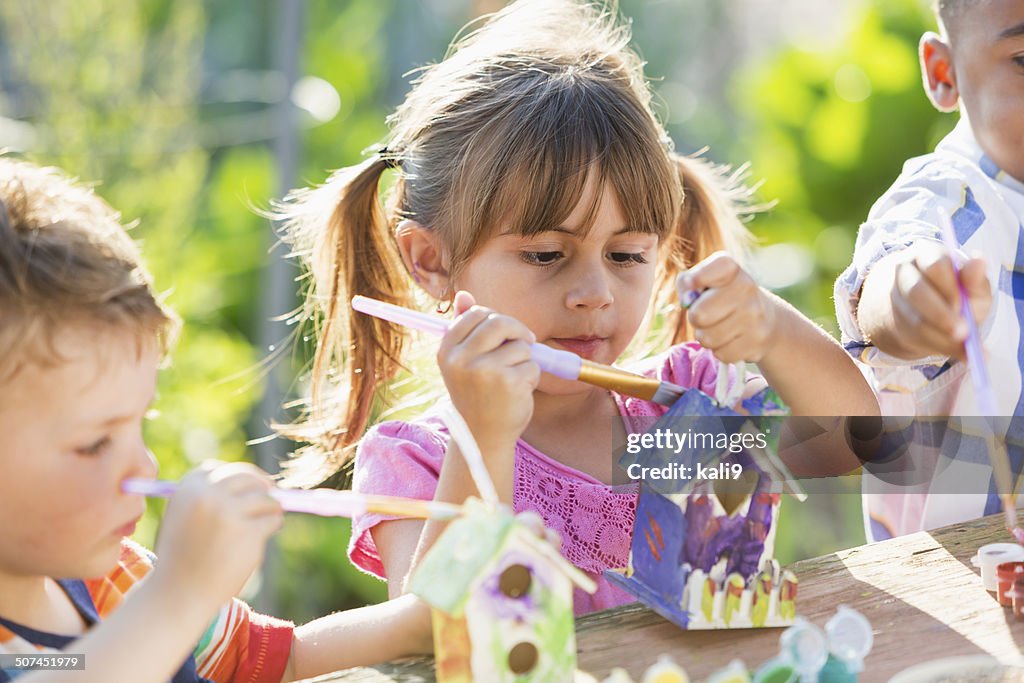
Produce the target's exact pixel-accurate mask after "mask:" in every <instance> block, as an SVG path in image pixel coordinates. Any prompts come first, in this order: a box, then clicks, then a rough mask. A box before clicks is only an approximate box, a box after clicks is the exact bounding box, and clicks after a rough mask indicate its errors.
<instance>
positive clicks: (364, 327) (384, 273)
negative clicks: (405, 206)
mask: <svg viewBox="0 0 1024 683" xmlns="http://www.w3.org/2000/svg"><path fill="white" fill-rule="evenodd" d="M388 167H389V162H388V161H386V160H384V159H382V158H380V157H379V156H376V157H374V158H372V159H369V160H367V161H365V162H364V163H362V164H360V165H358V166H354V167H351V168H347V169H342V170H340V171H336V172H335V173H334V175H333V176H331V178H330V179H329V180H328V181H327V182H326V183H325V184H324V185H323V186H321V187H319V188H316V189H314V190H311V191H307V190H299V191H296V192H293V193H291V194H290V195H289V196H288V197H287V198H286V199H285V201H284V203H283V205H282V206H281V207H279V208H280V209H281V211H279V213H278V217H283V218H285V221H286V222H285V235H284V239H285V241H287V242H288V243H290V244H291V245H293V247H294V249H293V255H296V256H299V257H300V258H302V259H303V260H304V261H305V262H306V265H307V267H308V268H309V270H310V272H311V274H312V281H311V282H310V283H309V286H308V290H307V295H306V304H305V308H304V317H305V318H306V319H308V320H312V321H313V324H314V326H315V327H317V328H318V329H317V331H316V339H317V344H316V350H315V353H314V356H313V367H312V371H311V377H310V399H309V407H308V409H307V411H306V415H305V416H304V419H303V421H302V422H300V423H298V424H292V425H286V426H284V427H283V428H282V427H281V426H279V431H281V432H282V433H284V434H285V435H286V436H289V437H290V438H294V439H296V440H301V441H306V442H307V443H309V446H306V447H304V448H302V449H300V451H299V452H298V453H297V456H296V458H294V459H293V460H292V461H291V462H289V463H287V465H286V469H287V470H288V475H287V479H288V481H289V483H290V484H294V485H299V486H309V485H316V484H321V483H324V482H325V481H328V480H330V481H331V482H332V483H341V482H347V479H348V477H347V476H344V473H343V476H341V477H340V478H338V477H336V476H335V475H338V474H339V473H340V472H342V470H343V468H344V469H346V472H347V468H345V466H346V465H347V464H348V463H349V462H350V461H351V459H352V455H353V452H354V448H355V444H356V442H357V441H358V440H359V439H360V438H361V437H362V435H363V432H364V431H365V430H366V426H367V424H368V423H369V421H370V417H371V412H372V409H373V405H374V401H375V399H376V398H377V396H378V389H380V388H384V387H386V386H387V384H388V383H389V381H390V380H391V379H393V378H394V376H395V374H396V372H397V371H398V369H399V368H400V367H401V365H402V357H403V347H404V342H405V333H404V331H403V330H402V329H401V328H400V327H398V326H396V325H393V324H391V323H388V322H385V321H382V320H380V319H378V318H373V317H370V316H366V315H359V314H353V312H352V310H351V307H350V305H349V302H350V301H351V299H352V297H353V296H357V295H363V296H369V297H373V298H375V299H380V300H383V301H387V302H390V303H394V304H398V305H402V306H406V305H409V304H410V303H411V302H410V299H411V295H410V291H409V285H408V276H407V274H406V272H405V267H404V265H403V263H402V260H401V256H400V255H399V253H398V249H397V245H396V244H395V241H394V236H393V235H392V231H391V229H390V228H391V226H389V224H388V222H387V221H386V220H385V217H384V212H383V209H382V206H381V202H380V198H379V193H378V185H379V184H380V178H381V174H382V173H383V172H384V170H385V169H386V168H388ZM331 203H333V206H332V204H331ZM325 215H326V216H327V219H326V220H324V218H323V216H325ZM339 384H340V385H341V387H342V388H343V391H341V392H340V393H339V392H338V388H339Z"/></svg>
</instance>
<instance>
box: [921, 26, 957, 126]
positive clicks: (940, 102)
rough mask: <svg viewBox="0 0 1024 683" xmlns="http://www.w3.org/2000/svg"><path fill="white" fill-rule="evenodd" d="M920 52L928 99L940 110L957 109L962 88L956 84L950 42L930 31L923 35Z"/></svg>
mask: <svg viewBox="0 0 1024 683" xmlns="http://www.w3.org/2000/svg"><path fill="white" fill-rule="evenodd" d="M918 53H919V56H920V59H921V78H922V79H923V81H924V91H925V92H926V93H927V94H928V99H930V100H931V101H932V104H933V105H935V108H936V109H938V110H939V111H944V112H950V111H956V109H957V105H958V104H959V102H960V90H959V89H958V88H957V86H956V71H955V70H954V69H953V51H952V50H951V49H950V47H949V43H947V42H946V41H944V40H943V39H942V37H941V36H939V35H938V34H937V33H932V32H931V31H929V32H928V33H925V34H924V35H923V36H921V43H920V45H919V50H918Z"/></svg>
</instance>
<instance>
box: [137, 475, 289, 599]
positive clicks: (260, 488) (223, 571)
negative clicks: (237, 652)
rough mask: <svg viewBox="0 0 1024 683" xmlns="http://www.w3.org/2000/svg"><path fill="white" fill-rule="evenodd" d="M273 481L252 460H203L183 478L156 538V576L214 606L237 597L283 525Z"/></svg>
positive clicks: (154, 575) (194, 597) (154, 574)
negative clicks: (271, 491) (272, 493)
mask: <svg viewBox="0 0 1024 683" xmlns="http://www.w3.org/2000/svg"><path fill="white" fill-rule="evenodd" d="M272 486H273V483H272V482H271V479H270V477H269V476H268V475H267V474H266V473H265V472H263V471H262V470H260V469H259V468H257V467H255V466H253V465H250V464H248V463H237V462H236V463H228V464H225V463H217V462H208V463H203V464H202V465H200V466H199V467H198V468H196V469H195V470H193V471H192V472H190V473H189V474H188V475H186V476H185V478H184V479H182V480H181V484H180V485H179V487H178V490H177V492H176V493H175V494H174V496H173V497H172V498H171V500H170V502H169V503H168V505H167V512H166V514H165V515H164V519H163V523H162V524H161V525H160V532H159V535H158V538H157V543H156V552H157V557H158V562H157V568H156V570H155V571H154V573H153V578H154V579H155V578H156V577H157V576H160V577H161V580H163V581H165V582H169V583H170V584H172V585H173V587H174V588H176V589H178V590H180V591H181V593H182V595H187V596H188V598H189V599H190V600H191V599H198V600H205V601H206V604H208V605H209V606H210V607H211V609H216V607H217V606H219V605H221V604H223V603H224V602H226V601H227V600H229V599H230V598H231V597H232V596H234V595H235V594H236V593H237V592H238V591H239V590H241V588H242V586H243V585H244V584H245V581H246V579H248V578H249V575H250V574H252V572H253V571H254V570H255V569H256V568H257V567H258V566H259V565H260V563H261V562H262V561H263V553H264V550H265V548H266V544H267V539H268V538H269V537H270V535H271V534H273V533H274V532H275V531H277V529H278V528H279V527H280V526H281V519H282V511H281V504H280V503H278V502H277V501H276V500H274V499H273V498H271V497H270V495H269V494H270V489H271V488H272Z"/></svg>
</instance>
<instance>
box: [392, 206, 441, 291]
mask: <svg viewBox="0 0 1024 683" xmlns="http://www.w3.org/2000/svg"><path fill="white" fill-rule="evenodd" d="M395 241H396V242H397V243H398V251H399V253H401V254H402V261H403V262H404V263H405V267H406V269H407V270H408V271H409V274H410V275H411V276H412V279H413V280H415V281H416V284H418V285H419V286H420V287H421V288H423V290H424V291H425V292H426V293H427V294H429V295H430V296H432V297H433V298H435V299H443V298H445V297H446V294H445V293H446V292H447V291H448V285H449V281H450V276H449V274H448V254H447V252H446V251H445V248H444V245H443V244H442V243H441V239H440V238H439V237H438V236H437V233H435V232H434V231H433V230H428V229H427V228H425V227H423V226H422V225H420V224H419V223H417V222H416V221H411V220H404V221H402V222H401V223H399V224H398V227H397V228H395Z"/></svg>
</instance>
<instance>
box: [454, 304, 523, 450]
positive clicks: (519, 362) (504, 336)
mask: <svg viewBox="0 0 1024 683" xmlns="http://www.w3.org/2000/svg"><path fill="white" fill-rule="evenodd" d="M474 304H475V302H474V300H473V297H472V295H470V294H469V292H458V293H457V294H456V296H455V313H456V314H457V317H456V318H455V322H454V323H453V324H452V326H451V327H450V328H449V330H448V333H447V334H445V336H444V339H443V340H442V342H441V347H440V349H439V350H438V352H437V362H438V365H439V366H440V367H441V374H442V375H443V377H444V383H445V385H446V386H447V387H448V393H449V395H451V398H452V403H454V404H455V407H456V408H457V409H458V411H459V413H460V414H461V415H462V417H463V419H464V420H465V421H466V424H467V425H468V426H469V428H470V430H471V431H472V432H473V436H474V437H475V438H476V439H477V441H479V442H480V448H481V450H482V451H483V452H484V453H487V452H488V447H489V446H490V445H493V444H502V445H512V444H514V443H515V441H516V439H518V438H519V437H520V435H521V434H522V433H523V430H525V429H526V426H527V425H528V424H529V423H530V418H531V417H532V416H533V391H534V389H536V388H537V383H538V382H539V381H540V368H539V367H538V366H537V364H536V363H535V362H533V360H532V359H531V356H530V344H532V343H533V342H534V341H536V339H535V337H534V335H533V333H532V332H530V330H529V329H528V328H527V327H526V326H525V325H523V324H522V323H521V322H519V321H518V320H516V319H515V318H510V317H508V316H505V315H499V314H498V313H495V312H494V311H493V310H491V309H489V308H484V307H483V306H475V305H474Z"/></svg>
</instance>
